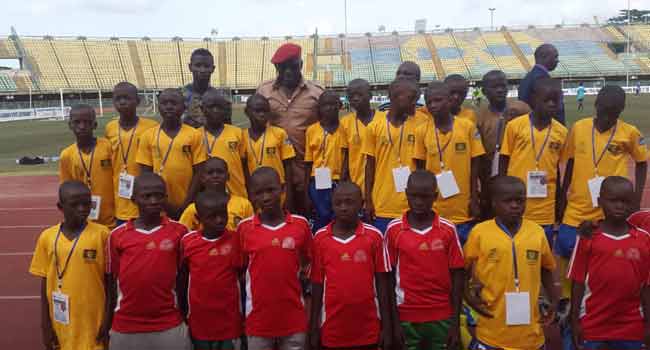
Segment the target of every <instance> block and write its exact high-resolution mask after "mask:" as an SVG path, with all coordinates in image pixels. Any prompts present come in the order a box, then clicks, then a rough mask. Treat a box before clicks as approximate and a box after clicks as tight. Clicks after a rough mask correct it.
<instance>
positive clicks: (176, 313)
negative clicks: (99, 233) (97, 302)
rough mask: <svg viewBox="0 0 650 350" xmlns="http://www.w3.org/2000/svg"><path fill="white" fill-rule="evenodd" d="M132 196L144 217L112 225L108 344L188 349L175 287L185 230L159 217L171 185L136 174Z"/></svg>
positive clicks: (113, 349) (117, 348)
mask: <svg viewBox="0 0 650 350" xmlns="http://www.w3.org/2000/svg"><path fill="white" fill-rule="evenodd" d="M133 199H134V201H135V203H136V204H137V205H138V211H139V212H140V216H139V217H138V218H136V219H131V220H129V221H128V222H127V223H125V224H123V225H121V226H119V227H118V228H116V229H115V230H113V232H111V235H110V237H109V240H108V252H109V258H108V268H107V273H109V274H110V275H111V276H110V277H109V278H108V280H109V281H108V282H109V283H108V285H109V292H108V302H107V303H106V304H107V308H108V309H107V310H106V312H107V314H108V315H109V317H107V322H110V321H112V328H111V332H110V344H109V349H110V350H123V349H138V350H148V349H151V350H159V349H169V350H171V349H174V350H188V349H189V348H190V346H191V344H190V341H189V337H188V336H187V327H186V326H185V324H184V323H183V317H182V315H181V312H180V310H179V309H178V307H177V305H176V292H175V289H176V286H177V285H176V275H177V272H178V263H179V261H180V240H181V237H183V235H185V234H186V233H187V229H186V228H185V226H183V225H181V224H179V223H177V222H175V221H171V220H169V219H168V218H167V217H165V216H161V213H162V212H163V207H164V203H165V200H166V199H167V190H166V185H165V181H164V180H163V179H162V178H161V177H160V176H159V175H157V174H154V173H143V174H142V175H140V176H138V177H137V178H136V179H135V184H134V189H133ZM118 296H119V297H118Z"/></svg>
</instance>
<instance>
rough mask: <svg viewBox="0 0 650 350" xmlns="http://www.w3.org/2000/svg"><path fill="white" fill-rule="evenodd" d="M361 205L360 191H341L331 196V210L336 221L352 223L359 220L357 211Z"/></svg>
mask: <svg viewBox="0 0 650 350" xmlns="http://www.w3.org/2000/svg"><path fill="white" fill-rule="evenodd" d="M362 205H363V199H362V198H361V192H360V191H354V190H347V189H346V190H341V191H337V192H335V193H334V196H332V210H333V211H334V217H335V218H336V220H341V221H342V222H354V221H357V220H358V219H359V211H360V210H361V208H362Z"/></svg>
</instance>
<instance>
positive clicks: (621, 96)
mask: <svg viewBox="0 0 650 350" xmlns="http://www.w3.org/2000/svg"><path fill="white" fill-rule="evenodd" d="M601 98H607V99H612V100H614V101H616V102H618V103H620V104H625V90H623V88H622V87H620V86H618V85H605V86H603V87H602V88H601V89H600V91H598V96H596V99H597V100H598V99H601Z"/></svg>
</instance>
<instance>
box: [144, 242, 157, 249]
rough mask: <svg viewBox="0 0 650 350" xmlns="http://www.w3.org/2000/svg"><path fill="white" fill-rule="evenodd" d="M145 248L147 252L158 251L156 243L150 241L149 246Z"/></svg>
mask: <svg viewBox="0 0 650 350" xmlns="http://www.w3.org/2000/svg"><path fill="white" fill-rule="evenodd" d="M145 248H146V249H147V250H154V249H156V242H154V241H150V242H149V243H147V245H146V246H145Z"/></svg>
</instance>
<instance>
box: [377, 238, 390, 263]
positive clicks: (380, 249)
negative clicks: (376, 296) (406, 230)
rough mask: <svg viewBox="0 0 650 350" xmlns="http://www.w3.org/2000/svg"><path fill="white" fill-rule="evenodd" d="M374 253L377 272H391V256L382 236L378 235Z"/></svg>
mask: <svg viewBox="0 0 650 350" xmlns="http://www.w3.org/2000/svg"><path fill="white" fill-rule="evenodd" d="M374 253H375V256H374V259H375V272H390V270H391V262H390V255H389V254H388V249H387V248H386V245H385V244H384V240H383V239H382V237H381V235H380V234H377V237H376V238H375V241H374Z"/></svg>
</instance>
